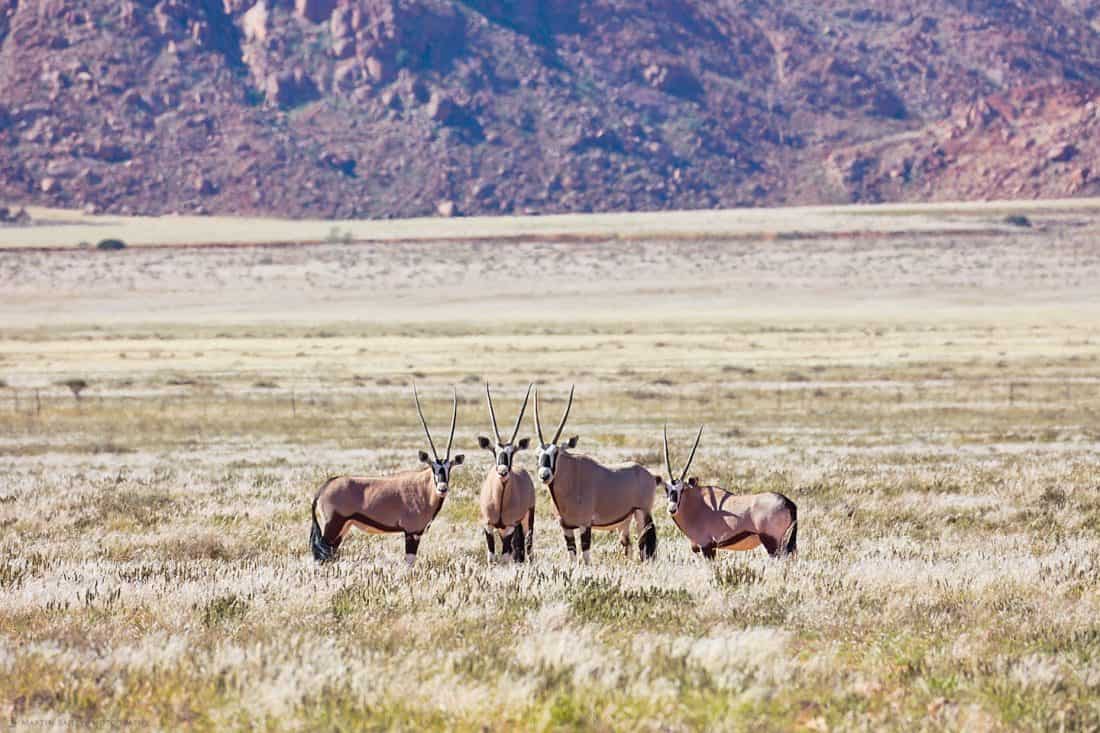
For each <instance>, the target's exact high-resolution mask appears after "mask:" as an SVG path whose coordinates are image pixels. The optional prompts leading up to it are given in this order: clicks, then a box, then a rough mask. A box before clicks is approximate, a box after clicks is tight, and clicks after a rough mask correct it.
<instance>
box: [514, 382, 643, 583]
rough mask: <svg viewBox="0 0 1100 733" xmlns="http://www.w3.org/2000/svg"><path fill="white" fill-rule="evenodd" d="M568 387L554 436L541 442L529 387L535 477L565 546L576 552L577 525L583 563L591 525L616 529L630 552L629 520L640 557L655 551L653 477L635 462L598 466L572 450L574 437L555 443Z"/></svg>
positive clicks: (586, 559) (564, 416)
mask: <svg viewBox="0 0 1100 733" xmlns="http://www.w3.org/2000/svg"><path fill="white" fill-rule="evenodd" d="M573 392H574V387H571V388H570V389H569V402H568V403H567V404H566V406H565V413H564V414H563V415H562V418H561V422H560V423H558V429H557V432H555V433H554V437H553V438H552V439H551V440H549V441H547V440H546V438H544V437H543V434H542V424H541V422H540V421H539V390H538V388H537V387H536V388H535V431H536V433H538V437H539V458H538V461H539V480H540V481H542V482H543V483H544V484H546V486H547V488H548V489H549V491H550V499H551V500H552V501H553V502H554V509H556V510H557V512H558V518H559V521H560V524H561V529H562V534H563V535H564V536H565V547H566V549H567V550H568V551H569V553H570V554H572V555H573V556H576V554H577V544H576V540H575V539H574V537H573V531H574V530H575V529H578V528H579V529H580V530H581V553H582V557H583V558H584V562H586V563H587V562H588V559H589V550H590V548H591V547H592V529H593V528H596V529H601V530H616V529H617V530H618V531H619V537H620V542H621V544H622V546H623V550H624V551H625V552H626V554H627V556H629V555H630V519H631V517H633V518H634V525H635V527H636V528H637V530H638V533H639V536H638V551H639V555H640V556H641V559H642V560H648V559H650V558H652V557H653V554H654V552H655V551H656V550H657V530H656V528H655V527H654V526H653V497H654V494H655V493H656V491H657V479H656V478H655V477H654V476H653V474H651V473H650V472H649V471H647V470H645V469H644V468H642V467H641V466H639V465H638V464H636V463H634V464H630V465H628V466H623V467H621V468H608V467H606V466H602V465H600V464H599V463H597V462H596V461H594V460H592V459H591V458H589V457H588V456H582V455H573V454H572V453H569V449H571V448H574V447H576V445H577V436H573V437H572V438H570V439H569V440H567V441H565V442H564V443H558V440H559V439H560V438H561V431H562V430H563V429H564V428H565V421H566V420H568V419H569V410H570V409H571V408H572V407H573Z"/></svg>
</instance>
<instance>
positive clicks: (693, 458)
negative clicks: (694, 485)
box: [680, 425, 703, 481]
mask: <svg viewBox="0 0 1100 733" xmlns="http://www.w3.org/2000/svg"><path fill="white" fill-rule="evenodd" d="M702 437H703V426H702V425H700V426H699V434H698V435H696V436H695V445H693V446H691V455H689V456H688V462H687V463H685V464H684V472H683V473H681V474H680V480H681V481H683V480H684V478H685V477H686V476H687V475H688V469H689V468H691V462H692V461H693V460H695V449H696V448H698V447H699V438H702Z"/></svg>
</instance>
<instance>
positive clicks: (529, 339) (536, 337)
mask: <svg viewBox="0 0 1100 733" xmlns="http://www.w3.org/2000/svg"><path fill="white" fill-rule="evenodd" d="M1029 213H1031V223H1032V226H1031V227H1017V226H1011V225H1005V224H1004V222H1003V220H1002V218H1001V216H1002V214H1001V213H999V212H995V213H987V214H986V219H980V220H977V221H978V224H979V225H980V226H972V225H973V224H974V221H975V219H974V218H973V217H971V218H970V219H968V220H967V222H966V224H967V227H966V228H959V229H957V230H956V229H954V228H953V226H954V225H953V224H951V223H950V222H948V224H946V225H945V226H944V227H943V228H942V229H936V228H934V227H933V228H932V229H933V230H928V229H927V228H925V227H921V229H922V231H921V232H910V233H904V232H901V233H898V232H893V233H889V232H881V231H877V232H874V231H872V232H867V233H865V234H860V233H859V232H856V231H851V232H847V233H842V234H839V235H838V234H836V233H833V234H830V235H828V236H817V235H815V234H814V232H813V231H807V232H803V233H802V234H801V235H799V236H774V234H771V235H769V234H767V233H766V232H765V233H762V235H761V236H759V237H754V236H746V235H745V233H744V232H741V233H739V234H738V237H736V238H732V239H729V238H721V237H716V236H713V233H710V234H707V236H702V237H699V238H687V237H682V236H678V237H676V238H674V239H661V238H660V237H659V236H658V237H657V238H645V237H642V238H638V239H632V240H631V241H624V240H622V239H614V238H612V239H608V240H600V239H599V238H594V239H590V240H585V241H578V240H573V241H565V242H555V241H553V240H552V238H551V239H549V240H540V241H537V242H529V241H524V240H523V238H522V237H520V238H518V239H517V238H510V239H507V240H502V241H463V240H458V241H443V242H419V243H412V242H405V243H378V242H375V243H354V242H353V243H337V242H335V241H334V242H331V243H327V244H318V245H313V246H305V247H293V246H280V247H247V248H224V249H223V248H211V249H177V248H171V247H164V248H150V249H145V248H130V249H127V250H124V251H122V252H99V251H95V250H94V249H93V250H68V251H64V250H60V251H36V250H30V251H28V250H18V249H16V250H12V251H8V252H5V253H4V254H2V255H0V379H2V380H3V382H2V383H0V384H2V386H0V728H6V727H8V726H11V727H15V728H24V729H28V730H32V729H33V730H41V729H44V728H48V727H51V726H52V727H56V728H60V729H83V728H95V729H108V730H115V729H119V728H122V727H131V728H134V729H142V730H144V729H149V728H176V727H185V726H188V727H191V728H194V729H197V730H225V729H232V728H242V727H246V726H252V727H258V728H266V729H273V730H283V729H298V730H326V729H359V728H366V729H376V730H390V729H410V730H411V729H440V728H441V729H454V730H483V729H487V730H506V729H516V728H519V729H535V730H576V729H593V730H744V729H747V728H752V729H754V730H791V729H807V730H817V731H824V730H871V731H878V730H904V731H910V730H1015V729H1024V730H1062V729H1065V730H1097V728H1098V727H1100V295H1098V293H1100V285H1098V283H1100V219H1098V218H1097V216H1096V214H1095V212H1093V211H1085V210H1082V211H1064V210H1063V211H1055V212H1046V213H1044V212H1038V213H1036V212H1034V211H1032V212H1029ZM857 214H858V212H856V213H855V214H853V215H852V217H853V220H854V221H857V220H858V218H859V217H858V216H857ZM414 378H415V379H416V381H417V384H418V386H419V388H420V389H421V394H422V397H423V398H424V399H425V408H426V411H427V413H428V418H429V420H430V422H431V424H432V426H433V429H434V430H435V432H436V433H437V434H442V433H444V432H445V428H446V422H447V419H448V417H449V415H448V410H449V406H450V403H449V395H450V390H451V387H452V385H453V386H455V387H457V389H458V392H459V396H460V412H459V424H458V434H457V439H456V443H457V444H458V446H459V448H460V449H461V450H462V451H464V452H465V453H466V455H467V465H466V466H464V467H463V468H461V469H458V470H457V471H456V473H455V484H456V487H455V491H454V492H452V495H451V496H450V497H449V498H448V500H447V503H446V505H445V506H444V509H443V511H442V512H441V514H440V516H439V518H438V520H437V521H436V523H435V524H434V525H433V526H432V528H431V530H430V531H429V533H428V534H427V535H426V536H425V539H424V541H423V543H422V545H421V557H420V562H419V563H418V564H417V566H416V567H415V568H413V569H412V570H407V569H406V568H405V566H404V562H403V543H402V540H401V539H400V537H392V538H386V537H366V536H363V535H358V536H355V537H353V538H352V539H350V540H348V541H347V542H345V544H344V547H343V548H342V551H341V552H342V556H341V558H340V560H339V561H338V562H336V563H334V564H331V565H328V566H324V567H317V566H316V565H315V564H314V563H313V561H312V559H311V557H310V554H309V550H308V541H307V540H308V531H309V525H308V509H309V502H310V499H311V498H312V495H313V492H314V491H315V490H316V488H317V486H318V485H319V484H320V482H321V481H322V480H323V479H324V478H325V477H326V476H328V475H331V474H334V473H341V472H356V473H368V474H370V473H376V472H385V471H389V470H393V469H397V468H401V467H411V466H413V465H415V462H416V452H417V451H418V450H419V449H420V448H421V447H423V438H422V433H421V430H420V427H419V424H418V422H417V419H416V414H415V411H414V409H413V402H412V397H411V394H410V390H409V382H410V380H411V379H414ZM486 379H488V380H491V381H492V383H493V385H494V391H495V394H497V395H498V397H497V409H498V411H500V413H501V416H502V422H508V421H510V420H511V419H513V418H514V414H515V410H516V409H518V405H519V400H520V398H521V396H522V392H523V390H524V389H525V387H526V385H527V384H528V382H529V381H536V382H538V383H539V384H540V385H542V389H543V392H544V394H545V396H546V398H547V399H546V412H547V414H548V415H549V416H551V417H550V419H556V416H557V414H560V413H559V412H558V411H560V409H561V408H562V407H563V404H564V399H563V398H564V396H565V394H566V392H567V390H568V387H569V384H571V383H576V385H577V398H576V403H575V405H574V408H573V413H572V418H571V420H570V428H568V434H574V433H575V434H577V435H579V436H580V441H581V442H580V447H579V449H580V450H583V451H585V452H589V453H590V454H592V455H594V456H596V457H598V458H600V459H604V460H606V461H609V462H610V461H628V460H630V461H639V462H641V463H643V464H645V465H646V466H648V467H650V468H651V469H652V470H654V471H658V470H660V469H661V463H660V434H661V426H662V425H663V424H664V423H665V422H667V423H668V425H669V429H670V433H671V434H672V435H673V436H674V440H675V446H674V447H675V451H676V453H677V454H678V455H679V456H680V458H681V460H682V456H683V454H684V453H685V452H686V450H687V448H688V447H689V444H690V439H691V437H692V434H693V431H694V429H695V427H696V426H697V425H699V424H700V423H705V424H706V426H707V429H706V432H705V433H704V438H703V443H702V445H701V448H700V454H699V456H698V458H697V459H696V463H695V469H694V470H693V473H695V474H697V475H698V476H699V477H700V478H701V479H703V480H705V481H712V482H718V483H720V484H722V485H724V486H727V487H730V488H732V489H736V490H738V491H744V492H757V491H770V490H775V491H781V492H783V493H785V494H787V495H788V496H790V497H791V498H792V499H793V500H794V501H795V502H797V504H798V507H799V520H800V524H799V557H798V559H797V560H795V561H790V562H782V563H781V562H774V561H769V560H768V558H767V557H766V556H765V555H764V552H763V550H757V551H754V552H752V553H735V554H726V555H721V556H720V558H719V562H718V563H717V564H715V565H708V564H705V563H704V562H702V561H701V560H698V559H696V558H695V557H693V556H692V554H691V552H690V551H689V548H688V545H687V542H686V541H685V540H684V539H683V538H682V537H680V536H678V533H677V531H676V529H675V527H674V526H673V525H672V523H671V521H670V519H669V517H668V514H667V512H666V511H665V510H664V508H663V503H662V502H658V508H657V511H656V512H655V516H656V522H657V525H658V528H659V534H660V547H659V548H658V560H657V561H655V562H653V563H650V564H648V565H644V566H643V565H640V564H639V563H638V562H637V561H635V560H627V559H624V558H623V557H621V555H620V552H619V547H618V544H617V540H616V538H614V537H612V536H611V535H606V534H597V535H596V540H595V547H594V562H593V564H592V565H590V566H587V567H585V566H575V565H572V564H570V563H569V562H568V561H567V557H566V553H565V549H564V545H563V543H562V540H561V534H560V531H559V530H558V529H557V528H556V525H555V524H554V522H553V520H552V516H551V515H552V509H551V505H550V503H549V501H548V498H547V495H546V494H545V490H544V489H543V490H542V491H543V493H541V494H540V497H539V501H540V504H539V508H538V518H537V520H536V534H535V551H536V554H537V557H536V560H535V562H534V563H532V564H530V565H528V566H512V565H503V564H502V565H495V566H492V567H489V566H487V565H486V562H485V558H484V556H483V547H484V545H483V540H482V538H481V533H480V530H479V529H478V527H477V526H476V515H477V506H476V491H477V487H478V486H479V485H480V481H481V477H482V475H483V474H484V471H485V470H486V469H487V468H488V466H489V462H490V459H489V456H488V454H487V453H485V452H482V451H478V450H477V449H476V436H477V435H478V434H486V433H487V431H489V430H490V427H489V422H488V417H487V413H486V409H485V405H484V402H483V396H482V395H483V392H482V390H483V382H484V380H486ZM72 380H83V381H84V382H86V383H87V386H86V387H84V388H83V389H82V390H80V395H79V399H77V398H76V396H75V395H74V393H73V391H72V390H71V389H70V387H69V386H66V384H65V383H66V382H72ZM532 433H533V430H532V425H531V422H530V418H528V420H527V421H526V422H525V425H524V428H523V431H522V433H521V434H526V435H531V434H532ZM533 458H534V456H533V454H531V453H528V454H521V459H520V463H521V464H522V465H525V466H527V467H531V466H532V463H533Z"/></svg>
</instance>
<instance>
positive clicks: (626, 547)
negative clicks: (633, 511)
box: [618, 517, 630, 557]
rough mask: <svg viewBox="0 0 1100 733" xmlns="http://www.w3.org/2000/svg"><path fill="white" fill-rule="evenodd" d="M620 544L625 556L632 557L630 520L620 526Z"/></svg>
mask: <svg viewBox="0 0 1100 733" xmlns="http://www.w3.org/2000/svg"><path fill="white" fill-rule="evenodd" d="M618 529H619V544H620V545H622V548H623V554H624V555H625V556H626V557H630V518H629V517H627V518H626V521H624V522H623V523H622V524H620V525H619V527H618Z"/></svg>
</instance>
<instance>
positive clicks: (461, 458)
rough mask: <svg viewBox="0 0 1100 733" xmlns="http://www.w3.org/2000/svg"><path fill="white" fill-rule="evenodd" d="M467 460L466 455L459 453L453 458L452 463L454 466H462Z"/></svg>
mask: <svg viewBox="0 0 1100 733" xmlns="http://www.w3.org/2000/svg"><path fill="white" fill-rule="evenodd" d="M465 462H466V456H464V455H462V454H461V453H459V454H458V455H457V456H455V457H454V458H452V459H451V465H452V466H461V465H462V464H463V463H465Z"/></svg>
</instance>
